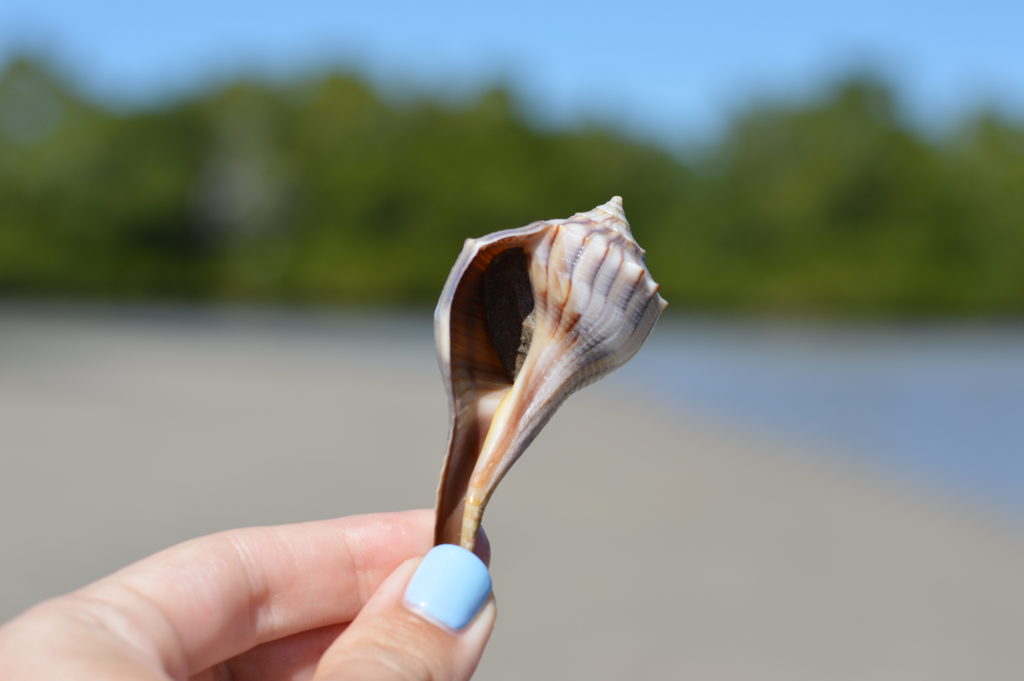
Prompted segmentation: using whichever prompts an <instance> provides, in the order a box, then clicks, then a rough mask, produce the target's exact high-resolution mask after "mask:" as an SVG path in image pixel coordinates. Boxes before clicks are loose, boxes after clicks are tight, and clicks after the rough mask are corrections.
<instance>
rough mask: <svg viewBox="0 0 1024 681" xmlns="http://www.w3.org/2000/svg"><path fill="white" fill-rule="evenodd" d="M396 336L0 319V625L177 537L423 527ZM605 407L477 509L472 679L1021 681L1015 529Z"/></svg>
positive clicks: (210, 323)
mask: <svg viewBox="0 0 1024 681" xmlns="http://www.w3.org/2000/svg"><path fill="white" fill-rule="evenodd" d="M411 319H413V320H421V322H420V323H417V322H415V321H414V322H410V317H401V318H400V319H399V318H390V317H380V316H370V317H365V316H364V317H344V316H336V315H327V314H312V315H302V314H294V315H289V314H283V315H265V314H263V313H259V312H245V311H238V310H236V311H228V312H224V311H211V312H198V311H185V312H181V311H179V312H175V311H163V312H146V311H144V310H131V309H129V310H119V309H116V308H115V309H109V308H107V309H105V308H90V307H85V308H71V309H70V311H69V310H66V309H65V310H57V309H53V308H35V307H24V306H22V307H14V306H9V307H0V470H2V473H0V534H2V536H3V537H4V546H5V548H4V551H3V554H4V557H3V560H2V561H0V578H2V579H0V619H6V618H8V617H10V616H12V615H14V614H16V613H17V612H18V611H20V610H21V609H23V608H25V607H26V606H28V605H30V604H31V603H33V602H36V601H38V600H41V599H43V598H46V597H48V596H51V595H55V594H58V593H61V592H64V591H67V590H69V589H73V588H75V587H77V586H80V585H82V584H84V583H86V582H88V581H90V580H92V579H94V578H97V577H99V576H101V575H103V574H105V573H107V572H109V571H111V570H113V569H115V568H117V567H119V566H121V565H124V564H126V563H127V562H129V561H132V560H134V559H137V558H139V557H142V556H144V555H146V554H149V553H151V552H153V551H156V550H158V549H160V548H163V547H165V546H167V545H170V544H172V543H175V542H178V541H181V540H184V539H187V538H190V537H193V536H196V535H200V534H204V533H209V532H213V531H217V530H221V529H226V528H230V527H238V526H245V525H261V524H279V523H287V522H295V521H301V520H309V519H316V518H325V517H332V516H338V515H346V514H352V513H366V512H372V511H385V510H397V509H405V508H416V507H426V506H431V505H432V504H433V495H434V489H435V486H436V482H437V475H438V472H439V469H440V465H441V458H442V455H443V444H444V440H445V435H446V433H445V429H446V425H447V414H446V403H445V398H444V394H443V392H442V388H441V384H440V380H439V378H438V375H437V369H436V365H435V359H434V353H433V342H432V337H431V328H430V320H429V317H428V316H426V315H422V316H420V317H413V318H411ZM410 329H411V330H410ZM624 371H628V367H627V368H626V369H624ZM623 385H624V384H623V383H622V382H609V383H607V384H606V383H599V384H597V385H596V386H593V387H591V388H588V389H586V390H585V391H584V392H582V393H581V394H579V395H577V396H575V397H574V398H573V399H571V400H570V401H569V402H568V403H567V404H566V406H565V407H564V408H563V409H562V410H561V411H560V412H559V414H558V415H557V416H556V417H555V418H554V419H553V420H552V421H551V423H550V424H549V426H548V427H547V429H546V430H545V431H544V433H543V434H542V435H541V436H540V438H539V439H538V440H537V441H536V442H535V444H534V445H533V446H532V447H531V449H530V450H529V451H528V452H527V454H526V456H525V457H524V458H523V460H522V461H520V462H519V463H518V464H517V465H516V467H515V468H514V469H513V470H512V472H511V473H510V475H509V476H508V478H507V479H506V480H505V482H504V483H503V484H502V487H501V488H500V489H499V490H498V493H497V495H496V496H495V498H494V500H493V502H492V504H491V506H490V508H489V509H488V513H487V517H486V521H485V526H486V527H487V532H488V534H489V536H490V539H491V542H492V545H493V555H494V557H493V566H492V567H493V574H494V581H495V593H496V596H497V599H498V605H499V617H498V626H497V629H496V631H495V634H494V639H493V643H492V645H491V647H490V648H489V650H488V652H487V654H486V655H485V657H484V661H483V663H482V665H481V668H480V670H479V672H478V675H477V677H476V678H479V679H481V680H489V681H504V680H513V679H515V680H521V679H609V680H610V679H616V680H619V679H641V678H643V679H647V678H652V679H694V680H700V681H719V680H720V681H733V680H746V679H752V680H753V679H756V680H758V681H773V680H776V679H778V680H780V681H782V680H785V681H801V680H807V681H811V680H814V681H821V680H823V679H828V680H830V681H845V680H850V681H853V680H871V681H890V680H891V681H896V680H904V679H922V680H924V679H926V680H928V681H944V680H947V679H948V680H975V679H985V680H986V681H998V680H1001V679H1016V678H1020V675H1021V674H1022V672H1024V646H1022V645H1021V642H1020V638H1021V635H1022V633H1024V586H1022V576H1024V530H1022V529H1021V528H1020V526H1019V525H1015V524H1014V523H1013V522H1012V521H1009V520H1003V519H1001V518H998V517H993V516H989V515H986V514H984V513H982V512H980V511H976V510H974V509H972V508H970V507H967V506H963V505H960V504H956V503H953V502H951V501H947V500H945V499H942V498H940V497H938V496H937V495H935V494H930V493H927V492H924V491H920V490H917V489H914V488H911V487H908V486H906V485H905V484H903V483H896V482H893V481H890V480H888V479H885V478H883V477H881V476H879V475H877V474H875V473H874V472H872V471H870V470H861V469H857V468H854V467H853V466H852V465H851V464H846V463H843V462H842V461H840V460H838V459H832V458H828V457H819V456H815V455H814V453H813V452H808V451H803V450H802V449H801V447H799V446H796V445H793V444H790V443H785V442H779V441H765V440H764V439H763V438H759V437H756V436H753V435H751V434H747V433H744V432H741V431H739V430H736V429H735V428H726V427H724V426H722V425H721V424H713V423H707V422H704V421H702V420H701V419H699V418H697V417H695V416H691V415H687V414H685V413H679V412H677V411H674V410H670V409H669V408H668V407H666V406H664V405H661V404H658V403H657V402H656V401H654V400H653V399H652V398H651V397H650V396H647V395H644V394H643V393H642V391H640V392H631V391H627V390H625V389H624V388H623V387H622V386H623Z"/></svg>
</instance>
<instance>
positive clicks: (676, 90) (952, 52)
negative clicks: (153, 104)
mask: <svg viewBox="0 0 1024 681" xmlns="http://www.w3.org/2000/svg"><path fill="white" fill-rule="evenodd" d="M488 5H491V7H488ZM495 8H497V9H495ZM1022 32H1024V2H1021V0H1015V1H1012V2H1011V1H991V0H980V1H977V2H956V3H952V2H942V1H941V0H933V1H931V2H923V1H920V0H908V1H904V2H900V1H899V0H889V1H888V2H882V1H880V0H858V1H857V2H850V1H847V2H830V1H827V0H824V1H820V2H786V1H784V0H779V1H776V2H771V3H768V2H760V3H759V2H753V1H751V0H726V1H724V2H716V3H713V2H707V1H705V2H702V3H688V2H675V3H672V2H654V1H650V0H631V1H624V2H618V3H614V4H613V3H603V2H585V3H584V2H578V1H576V2H554V1H549V2H538V1H535V0H522V1H519V2H515V3H501V4H498V3H484V2H474V3H469V2H451V3H439V2H389V1H387V0H379V1H377V2H361V3H352V2H345V1H343V0H336V1H334V2H327V1H326V0H323V1H316V0H309V1H301V0H295V1H294V2H289V3H261V2H256V1H250V2H237V1H235V0H221V1H207V2H200V1H197V0H176V1H175V2H160V1H158V0H157V1H153V2H149V3H140V2H137V1H136V2H126V1H124V0H112V1H107V2H102V3H85V2H60V1H58V0H2V1H0V59H2V58H4V57H5V56H6V55H7V54H9V53H10V52H11V51H12V50H16V49H19V48H24V47H26V46H28V47H42V48H43V49H44V50H45V51H46V52H48V53H50V54H53V55H55V56H56V57H57V58H58V60H59V61H61V62H62V63H64V65H65V66H66V67H68V68H69V70H70V72H71V73H72V74H73V75H74V76H76V77H77V78H79V79H80V80H81V82H83V83H84V84H85V86H86V87H87V88H88V89H89V90H90V91H92V92H94V93H97V94H101V95H103V96H110V97H115V98H119V99H128V100H137V99H146V98H148V97H153V96H160V95H162V94H165V93H168V92H171V93H173V92H179V91H182V90H187V89H188V88H190V87H193V86H194V85H195V84H196V83H197V82H202V81H204V80H208V79H210V78H217V77H221V76H225V75H230V74H232V73H235V72H238V71H242V70H248V71H252V70H257V71H267V72H271V73H288V72H290V71H294V70H297V69H303V68H307V67H311V66H314V65H323V64H327V63H336V64H341V65H350V66H357V67H358V68H360V69H361V70H363V71H364V72H366V73H368V74H370V75H372V76H374V77H375V78H377V79H379V80H380V81H381V82H386V83H389V84H391V86H392V87H395V88H401V87H404V86H405V85H407V84H414V85H418V86H422V87H436V86H443V87H446V88H449V89H453V90H455V91H459V90H465V89H466V88H472V87H475V86H478V85H479V84H481V83H486V82H488V81H493V80H494V79H496V78H501V79H504V80H505V81H508V82H511V83H513V84H514V85H515V86H516V88H517V89H518V90H519V91H520V92H521V93H522V94H523V95H524V96H525V97H526V98H527V100H528V102H529V104H530V106H531V108H532V109H533V110H534V111H535V112H536V113H537V114H538V115H540V116H541V117H542V118H544V119H545V120H548V121H552V122H555V123H562V122H567V121H573V120H576V119H578V118H581V117H583V118H596V119H599V120H602V121H615V122H617V123H619V124H621V125H623V126H625V127H626V128H627V129H629V130H631V131H634V132H636V133H638V134H640V135H642V136H647V137H652V138H655V139H660V140H665V141H669V142H672V141H678V140H683V139H687V138H693V137H695V136H700V135H703V134H708V133H713V132H714V131H716V130H718V129H720V126H721V125H722V123H723V122H724V121H725V120H727V119H728V116H729V114H730V112H732V111H735V110H736V109H737V108H738V107H740V106H741V105H742V104H743V103H744V102H745V101H747V100H748V99H749V98H751V97H754V96H758V95H764V94H771V93H782V94H789V93H797V94H802V95H810V94H813V93H814V92H815V91H816V89H817V88H818V87H820V85H821V83H823V82H825V81H826V80H827V79H828V77H829V76H831V75H833V74H835V73H837V72H842V71H844V70H846V69H849V68H852V67H853V66H855V65H858V64H865V63H866V64H869V65H872V66H874V67H875V68H877V69H878V70H879V71H881V72H882V73H884V74H886V75H888V76H889V77H890V78H891V79H892V80H893V81H894V82H895V83H897V84H898V85H899V86H900V88H901V91H902V92H903V93H904V94H905V96H906V103H907V105H908V109H909V110H910V112H911V114H912V115H913V116H914V117H915V118H917V119H918V120H920V121H922V122H924V123H926V124H928V125H932V126H942V125H944V124H947V123H949V122H950V121H952V120H954V119H955V118H956V117H957V116H958V115H961V114H962V113H964V112H965V111H970V110H971V109H973V108H976V107H978V106H980V105H983V104H993V105H996V106H999V107H1001V108H1004V109H1006V110H1007V111H1009V112H1011V113H1013V114H1014V115H1021V114H1022V113H1024V66H1022V65H1024V38H1022Z"/></svg>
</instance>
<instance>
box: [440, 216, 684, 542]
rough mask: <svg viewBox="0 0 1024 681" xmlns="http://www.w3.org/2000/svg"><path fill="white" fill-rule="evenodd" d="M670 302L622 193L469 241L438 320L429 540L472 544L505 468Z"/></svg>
mask: <svg viewBox="0 0 1024 681" xmlns="http://www.w3.org/2000/svg"><path fill="white" fill-rule="evenodd" d="M665 305H666V303H665V301H664V300H663V299H662V298H661V296H660V295H659V294H658V284H656V283H655V282H654V280H653V278H652V277H651V275H650V272H649V271H648V270H647V267H646V264H645V263H644V250H643V249H642V248H640V246H639V245H638V244H637V243H636V241H635V240H634V239H633V235H632V233H631V231H630V227H629V223H628V222H627V221H626V217H625V213H624V212H623V207H622V199H621V198H619V197H617V196H616V197H613V198H612V200H611V201H609V202H608V203H606V204H604V205H601V206H598V207H597V208H595V209H593V210H591V211H589V212H586V213H577V214H576V215H574V216H572V217H570V218H567V219H565V220H546V221H540V222H534V223H531V224H530V225H527V226H525V227H521V228H519V229H510V230H505V231H501V232H495V233H493V234H490V235H488V236H485V237H481V238H479V239H469V240H467V241H466V244H465V246H464V247H463V250H462V253H461V255H460V256H459V258H458V260H457V261H456V263H455V266H454V267H453V268H452V271H451V274H450V275H449V277H448V281H447V283H446V284H445V287H444V290H443V292H442V294H441V299H440V301H439V302H438V306H437V310H436V312H435V318H434V322H435V336H436V341H437V351H438V359H439V362H440V365H441V373H442V377H443V378H444V380H445V383H446V387H447V389H448V396H449V406H450V433H449V441H448V454H447V457H446V458H445V465H444V469H443V471H442V474H441V484H440V487H439V489H438V502H437V525H436V531H435V542H436V543H453V544H461V545H462V546H464V547H466V548H470V549H472V548H473V546H474V543H475V540H476V533H477V529H478V528H479V525H480V520H481V517H482V514H483V510H484V507H485V506H486V504H487V502H488V500H489V499H490V497H491V494H492V493H493V492H494V489H495V488H496V487H497V485H498V483H499V482H500V481H501V479H502V477H503V476H504V475H505V473H506V472H507V471H508V469H509V468H510V467H511V466H512V464H513V463H515V461H516V460H517V459H518V458H519V456H521V455H522V453H523V452H524V451H525V450H526V448H527V447H528V446H529V444H530V443H531V442H532V441H533V439H534V438H535V437H536V436H537V434H538V433H539V432H540V430H541V428H543V427H544V424H546V423H547V421H548V419H550V418H551V416H552V415H553V414H554V412H555V411H556V410H557V409H558V407H559V406H560V405H561V404H562V402H564V401H565V399H566V398H567V397H569V395H571V394H572V393H573V392H575V391H577V390H579V389H580V388H582V387H583V386H585V385H587V384H589V383H592V382H593V381H596V380H597V379H598V378H600V377H601V376H603V375H605V374H607V373H609V372H610V371H612V370H614V369H616V368H618V367H619V366H621V365H622V364H624V363H625V362H626V361H627V360H629V358H631V357H632V356H633V355H634V354H636V352H637V350H639V349H640V346H641V345H642V344H643V342H644V341H645V340H646V339H647V336H648V334H649V333H650V331H651V329H652V328H653V327H654V324H655V322H656V321H657V319H658V317H659V315H660V314H661V311H662V310H663V309H664V308H665Z"/></svg>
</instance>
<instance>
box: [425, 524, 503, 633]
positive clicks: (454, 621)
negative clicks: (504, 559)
mask: <svg viewBox="0 0 1024 681" xmlns="http://www.w3.org/2000/svg"><path fill="white" fill-rule="evenodd" d="M490 594H491V575H490V574H489V573H488V572H487V566H486V565H484V563H483V561H482V560H480V559H479V558H477V556H476V555H474V554H473V553H471V552H469V551H467V550H466V549H464V548H462V547H460V546H455V545H454V544H442V545H440V546H435V547H434V548H432V549H430V552H429V553H427V555H426V556H424V558H423V561H422V562H421V563H420V566H419V568H417V569H416V573H415V574H414V575H413V576H412V579H410V580H409V586H407V587H406V589H405V603H406V605H407V606H409V607H410V608H411V609H412V610H414V611H415V612H418V613H420V614H422V615H424V616H426V618H427V619H429V620H431V621H434V622H439V623H440V624H443V625H444V626H446V627H448V628H449V629H455V630H456V631H458V630H459V629H463V628H464V627H465V626H466V625H468V624H469V623H470V622H472V621H473V618H474V617H476V614H477V613H478V612H480V609H481V608H483V607H484V603H486V602H487V597H488V596H489V595H490Z"/></svg>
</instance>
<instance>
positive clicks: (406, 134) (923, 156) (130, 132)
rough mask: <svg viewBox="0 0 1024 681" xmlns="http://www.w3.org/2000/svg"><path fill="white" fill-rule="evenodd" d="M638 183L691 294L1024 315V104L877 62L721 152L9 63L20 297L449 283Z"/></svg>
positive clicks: (747, 303)
mask: <svg viewBox="0 0 1024 681" xmlns="http://www.w3.org/2000/svg"><path fill="white" fill-rule="evenodd" d="M614 194H620V195H622V196H623V197H624V198H625V203H626V210H627V214H628V216H629V218H630V221H631V223H632V224H633V230H634V234H635V235H636V236H637V238H638V240H639V241H640V243H641V244H642V245H643V246H644V247H645V248H646V249H647V251H648V263H649V265H650V266H651V270H652V272H653V273H654V275H655V277H656V279H657V280H658V281H660V282H661V283H662V290H663V293H664V295H665V297H666V298H667V299H668V300H669V301H670V302H671V303H673V306H674V307H675V309H677V310H680V309H682V310H686V309H690V310H693V309H699V310H713V311H718V310H728V311H756V312H785V313H811V314H829V315H908V314H909V315H938V314H944V315H950V314H953V315H1019V314H1021V313H1024V125H1022V124H1021V123H1020V122H1019V121H1014V120H1010V119H1008V118H1006V117H1003V116H1000V115H997V114H996V113H993V112H990V111H982V112H979V113H978V114H977V115H974V116H971V117H968V118H966V119H965V120H963V121H961V122H960V124H959V125H957V126H955V128H954V129H952V130H951V131H949V132H948V133H946V134H944V135H942V136H936V135H926V134H923V133H922V132H920V131H919V130H917V129H916V128H915V127H914V126H912V125H910V124H909V123H908V122H907V121H906V120H905V117H904V116H903V115H902V112H901V108H900V105H899V100H898V97H897V96H896V94H895V93H894V91H893V88H892V87H890V86H889V85H887V84H886V83H885V81H884V80H882V79H879V78H876V77H873V76H871V75H854V76H849V77H847V78H843V79H838V80H837V81H836V82H835V83H834V84H833V86H832V87H830V88H828V89H827V91H826V92H824V93H823V94H822V95H821V96H820V97H819V98H817V99H816V100H814V101H810V102H808V101H800V102H795V101H794V102H786V101H775V102H769V103H764V102H762V103H753V104H751V105H750V106H749V107H747V108H746V109H745V110H744V111H742V112H740V113H739V114H738V115H737V116H736V117H735V118H734V119H733V120H731V121H730V122H729V124H728V125H727V126H726V129H725V131H724V133H723V134H721V135H720V136H719V137H718V138H717V139H716V140H714V141H713V142H710V143H709V144H707V145H706V146H705V147H704V148H703V149H702V150H701V151H700V152H699V153H692V154H689V155H684V154H682V153H678V152H676V151H674V150H670V149H666V148H661V147H659V146H657V145H654V144H651V143H642V142H638V141H636V140H635V139H632V138H630V137H629V136H627V135H624V134H623V133H621V132H619V131H617V130H615V129H614V128H611V127H602V126H595V125H581V126H579V127H577V128H575V129H570V130H551V129H546V128H544V127H542V126H538V125H536V124H535V123H534V122H533V121H532V120H531V118H530V117H529V116H528V115H526V114H524V113H523V108H522V106H521V105H520V103H519V102H518V101H517V100H516V98H515V97H514V96H512V95H511V94H510V93H509V91H507V90H506V89H503V88H500V87H496V88H493V89H490V90H487V91H484V92H481V93H479V94H478V95H476V96H474V97H471V98H468V99H464V100H462V101H459V102H453V101H451V100H450V99H448V98H445V97H442V96H430V95H426V94H419V95H410V96H408V97H407V98H405V99H401V100H396V99H395V98H388V97H385V96H383V95H382V94H381V93H380V92H379V91H377V90H376V89H375V88H374V87H373V86H372V85H371V84H370V83H369V82H368V81H367V80H366V79H364V78H361V77H359V76H358V75H354V74H352V73H344V72H325V73H321V74H317V75H310V76H307V77H295V78H293V79H292V80H290V81H287V82H277V81H274V82H271V81H260V80H255V79H253V80H245V79H239V80H237V81H234V82H230V83H225V84H222V85H219V86H216V87H209V88H206V89H204V90H202V91H199V92H196V93H194V94H192V95H190V96H187V97H184V98H178V99H175V100H173V101H167V102H164V103H161V104H158V105H152V106H148V107H139V108H135V109H128V110H125V109H124V108H123V107H121V108H119V107H115V106H112V105H110V104H104V103H101V102H98V101H95V100H93V99H90V98H88V97H85V96H83V95H82V94H81V93H80V92H78V91H77V89H76V88H75V87H74V85H73V84H72V83H70V82H68V81H67V80H65V79H63V78H61V77H60V76H59V75H57V73H55V71H54V70H53V69H51V68H48V67H46V66H45V65H44V64H43V63H42V62H40V61H38V60H36V61H33V60H30V59H14V60H11V61H9V62H8V63H7V64H6V66H5V67H3V70H2V73H0V295H5V296H19V297H25V296H36V295H44V296H60V297H67V296H88V297H104V298H169V299H178V300H180V299H235V300H254V301H289V302H303V303H307V302H309V303H338V304H428V303H432V302H433V301H434V300H435V299H436V296H437V295H438V293H439V291H440V289H441V286H442V284H443V282H444V279H445V276H446V275H447V272H448V269H449V267H450V266H451V264H452V263H453V262H454V259H455V256H456V255H457V253H458V251H459V249H460V248H461V244H462V241H463V239H464V238H466V237H468V236H479V235H481V234H484V233H487V232H490V231H494V230H497V229H503V228H507V227H515V226H519V225H522V224H525V223H527V222H530V221H532V220H535V219H540V218H551V217H563V216H567V215H570V214H572V213H574V212H577V211H580V210H586V209H589V208H591V207H593V206H594V205H596V204H598V203H602V202H604V201H606V200H607V199H608V198H609V197H610V196H612V195H614Z"/></svg>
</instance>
